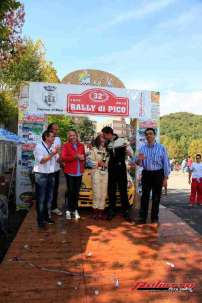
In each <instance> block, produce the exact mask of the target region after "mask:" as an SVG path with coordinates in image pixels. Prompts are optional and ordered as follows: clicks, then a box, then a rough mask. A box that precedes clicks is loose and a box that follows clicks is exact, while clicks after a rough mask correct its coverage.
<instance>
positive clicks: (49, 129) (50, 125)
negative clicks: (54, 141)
mask: <svg viewBox="0 0 202 303" xmlns="http://www.w3.org/2000/svg"><path fill="white" fill-rule="evenodd" d="M53 125H57V123H55V122H53V123H50V124H48V127H47V130H48V131H51V130H52V127H53Z"/></svg>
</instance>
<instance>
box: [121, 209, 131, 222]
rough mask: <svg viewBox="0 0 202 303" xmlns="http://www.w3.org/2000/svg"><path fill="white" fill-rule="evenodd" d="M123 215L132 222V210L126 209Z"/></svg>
mask: <svg viewBox="0 0 202 303" xmlns="http://www.w3.org/2000/svg"><path fill="white" fill-rule="evenodd" d="M123 217H124V219H125V220H126V221H128V222H132V219H131V216H130V211H129V210H126V211H125V212H124V213H123Z"/></svg>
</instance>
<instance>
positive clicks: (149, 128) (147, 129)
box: [144, 127, 156, 135]
mask: <svg viewBox="0 0 202 303" xmlns="http://www.w3.org/2000/svg"><path fill="white" fill-rule="evenodd" d="M150 130H151V131H152V132H153V133H154V135H156V131H155V129H154V128H152V127H148V128H146V129H145V131H144V134H145V135H146V134H147V132H148V131H150Z"/></svg>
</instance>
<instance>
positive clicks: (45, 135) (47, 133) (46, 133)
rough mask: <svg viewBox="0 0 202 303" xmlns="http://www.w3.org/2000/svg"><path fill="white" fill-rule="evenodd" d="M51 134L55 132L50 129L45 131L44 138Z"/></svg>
mask: <svg viewBox="0 0 202 303" xmlns="http://www.w3.org/2000/svg"><path fill="white" fill-rule="evenodd" d="M50 134H53V132H52V131H50V130H45V131H44V132H43V134H42V140H43V141H45V140H46V137H49V136H50Z"/></svg>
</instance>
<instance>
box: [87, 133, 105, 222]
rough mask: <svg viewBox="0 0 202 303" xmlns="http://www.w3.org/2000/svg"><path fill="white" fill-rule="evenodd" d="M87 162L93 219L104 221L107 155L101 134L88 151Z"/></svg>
mask: <svg viewBox="0 0 202 303" xmlns="http://www.w3.org/2000/svg"><path fill="white" fill-rule="evenodd" d="M89 160H90V161H91V164H92V174H91V177H92V190H93V218H94V219H104V208H105V200H106V196H107V186H108V170H107V164H108V154H107V151H106V148H105V139H104V138H103V135H102V134H100V135H98V136H97V137H96V139H95V141H94V147H93V148H92V149H91V150H90V154H89Z"/></svg>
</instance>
